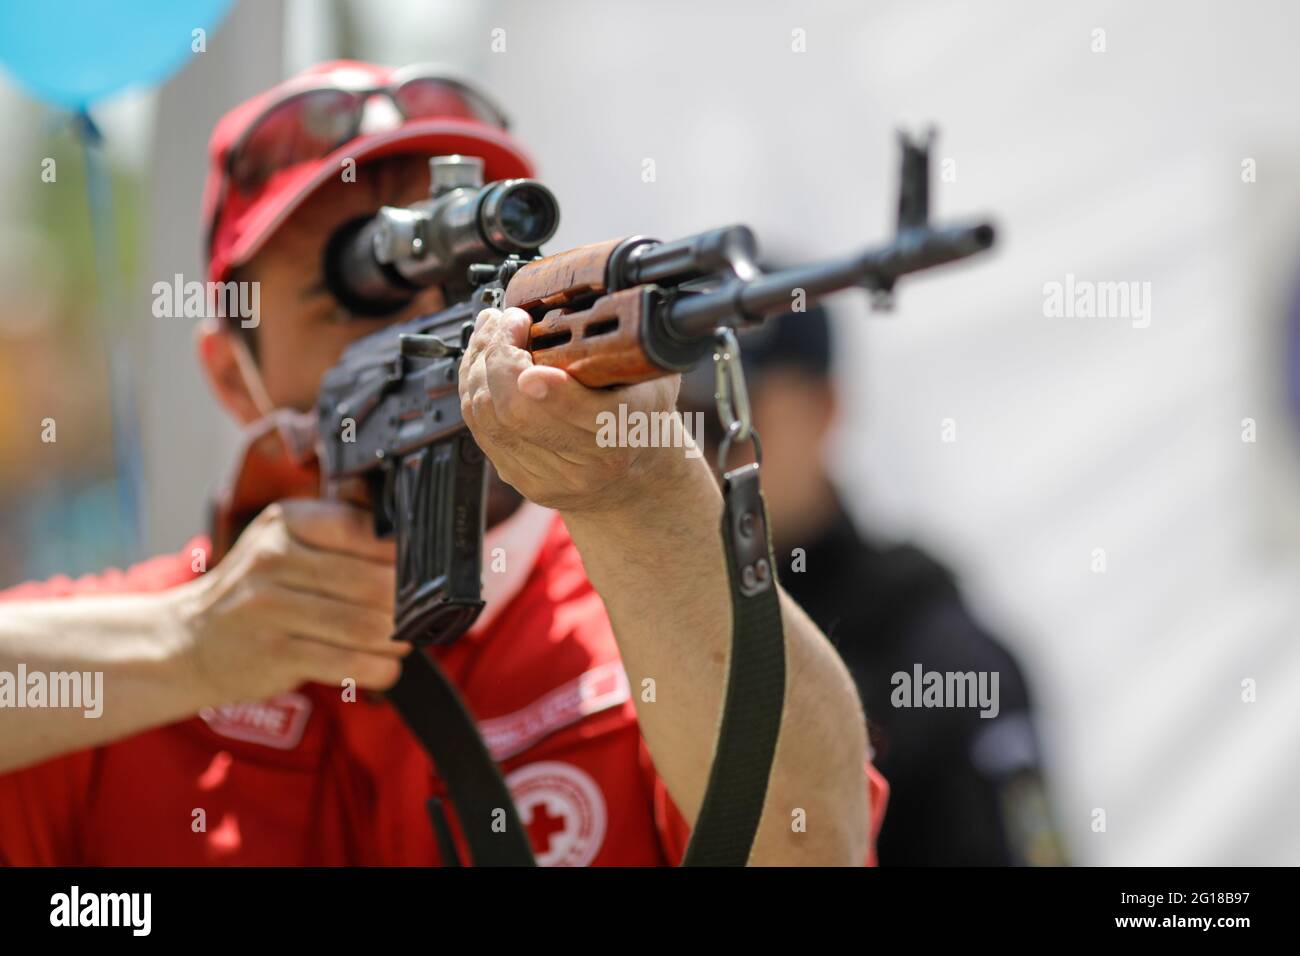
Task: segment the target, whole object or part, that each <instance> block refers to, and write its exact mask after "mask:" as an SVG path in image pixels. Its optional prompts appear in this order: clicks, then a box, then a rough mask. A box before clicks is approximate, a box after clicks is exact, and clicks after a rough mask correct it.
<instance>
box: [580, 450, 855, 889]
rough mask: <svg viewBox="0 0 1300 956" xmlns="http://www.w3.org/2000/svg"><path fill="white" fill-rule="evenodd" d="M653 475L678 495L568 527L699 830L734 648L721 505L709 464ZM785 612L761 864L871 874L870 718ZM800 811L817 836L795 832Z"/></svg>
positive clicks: (843, 675) (820, 645)
mask: <svg viewBox="0 0 1300 956" xmlns="http://www.w3.org/2000/svg"><path fill="white" fill-rule="evenodd" d="M651 467H652V468H655V469H659V470H660V472H661V475H662V481H663V487H664V489H665V490H666V491H671V495H670V496H655V498H654V499H653V500H649V501H636V502H631V503H629V504H628V505H627V506H625V507H620V508H619V509H618V510H617V511H615V512H612V513H610V512H585V511H579V512H578V513H576V514H573V515H569V514H566V515H565V520H566V523H567V524H568V526H569V530H570V533H571V534H572V536H573V539H574V541H575V543H576V544H577V546H578V549H579V551H580V552H581V554H582V557H583V562H584V564H585V566H586V569H587V573H588V575H589V577H590V578H591V581H592V583H593V584H594V585H595V587H596V589H597V591H598V592H599V593H600V595H601V597H602V598H603V599H604V602H605V606H606V608H607V609H608V611H609V615H610V620H611V621H612V623H613V626H614V632H615V635H616V637H617V639H618V644H619V650H620V652H621V654H622V657H623V663H624V666H625V667H626V668H627V672H628V677H629V679H630V681H631V684H632V692H633V696H634V699H635V701H636V706H637V712H638V718H639V720H640V724H641V731H642V734H643V735H644V737H645V740H646V744H647V746H648V747H649V750H650V753H651V756H652V757H653V759H654V761H655V767H656V769H657V771H658V772H659V775H660V776H661V777H662V778H663V780H664V782H665V784H666V785H667V787H668V790H669V792H670V793H671V794H672V796H673V800H674V802H675V803H676V804H677V806H678V808H679V809H680V810H681V811H682V813H683V814H684V815H685V816H686V818H687V820H688V821H690V822H692V823H693V822H694V820H695V817H696V815H697V814H698V812H699V807H700V804H701V802H702V799H703V796H704V791H705V788H706V785H707V783H708V773H709V768H710V764H711V762H712V757H713V748H714V743H715V741H716V737H717V729H718V722H719V715H720V712H721V706H722V699H723V693H724V689H725V684H726V673H727V666H728V661H727V657H728V651H729V647H730V641H731V605H730V600H729V597H728V595H729V590H728V584H727V572H726V567H725V564H724V561H723V553H722V543H721V538H720V531H719V522H720V520H721V513H722V497H721V494H720V492H719V491H718V489H717V486H716V485H715V483H714V482H713V479H712V476H711V475H710V474H709V471H708V467H707V465H706V464H705V463H704V461H703V460H702V459H687V458H685V456H684V455H683V454H682V450H681V449H671V448H666V449H661V450H659V458H658V460H657V461H655V462H654V463H653V464H652V465H651ZM781 604H782V620H783V624H784V627H785V635H786V664H787V676H786V706H785V713H784V715H783V723H782V730H781V737H780V740H779V742H778V746H777V754H776V763H775V765H774V767H773V771H772V777H771V782H770V785H769V790H768V799H767V803H766V805H765V808H764V814H763V820H762V824H761V826H760V830H759V835H758V839H757V841H756V843H755V848H754V852H753V854H752V856H751V862H754V863H799V862H813V863H815V862H821V863H846V864H849V863H860V862H862V860H863V859H864V858H865V856H866V848H867V839H868V833H867V831H868V826H867V819H868V813H867V805H866V800H867V797H866V784H865V780H864V776H863V772H864V771H863V767H864V761H865V755H866V732H865V726H864V721H863V718H862V712H861V707H860V705H859V703H858V699H857V694H856V691H855V690H854V687H853V683H852V680H851V679H850V677H849V675H848V673H847V672H846V671H845V669H844V667H843V665H842V664H841V662H840V660H839V658H838V655H836V654H835V652H834V650H833V648H831V646H830V644H829V642H828V641H827V640H826V638H825V637H824V636H823V635H822V634H821V633H820V632H819V631H818V630H817V628H816V626H815V625H814V624H813V623H812V622H811V621H810V620H809V619H808V617H807V615H805V614H804V613H803V612H802V611H801V610H800V609H799V608H798V607H797V606H796V605H795V604H794V603H793V602H792V601H791V600H790V599H789V598H788V597H787V596H786V595H785V594H784V593H782V595H781ZM647 680H652V681H653V689H654V693H653V695H651V694H650V693H649V692H648V688H649V687H650V686H651V685H648V684H645V683H644V682H645V681H647ZM651 697H653V699H649V698H651ZM797 811H803V817H804V819H805V820H806V829H803V830H800V829H797V828H795V827H794V826H792V822H793V821H794V820H795V819H796V818H797V814H796V812H797Z"/></svg>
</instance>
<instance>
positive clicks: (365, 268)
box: [325, 156, 560, 316]
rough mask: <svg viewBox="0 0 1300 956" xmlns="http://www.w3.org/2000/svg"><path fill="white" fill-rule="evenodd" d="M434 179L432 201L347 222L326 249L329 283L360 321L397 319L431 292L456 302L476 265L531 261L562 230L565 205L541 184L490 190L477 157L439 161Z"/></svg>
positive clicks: (506, 182)
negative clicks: (421, 295)
mask: <svg viewBox="0 0 1300 956" xmlns="http://www.w3.org/2000/svg"><path fill="white" fill-rule="evenodd" d="M429 173H430V185H429V198H427V199H422V200H420V201H419V202H416V203H413V204H411V205H410V206H404V207H402V206H384V207H383V208H381V209H380V210H379V212H377V213H375V214H374V215H373V216H363V217H361V218H358V219H353V220H351V221H350V222H346V223H344V224H343V225H342V226H340V227H339V228H338V229H337V230H335V232H334V234H333V235H332V236H331V237H330V240H329V242H327V243H326V245H325V284H326V286H327V287H328V288H329V290H330V292H332V293H333V294H334V297H335V298H337V299H338V300H339V301H340V302H341V303H343V305H345V306H346V307H347V308H348V309H350V310H351V311H352V312H354V313H355V314H357V315H364V316H382V315H388V314H390V313H393V312H396V311H398V310H400V309H402V308H404V307H405V306H407V305H408V304H409V303H410V302H411V300H412V299H413V298H414V297H415V295H416V293H417V292H419V291H420V290H421V289H425V288H428V287H429V286H431V285H440V286H442V287H443V290H444V291H445V292H446V294H447V300H448V301H449V302H450V301H454V300H455V299H456V298H458V297H460V296H462V295H463V294H465V293H467V292H469V291H470V289H471V286H470V282H469V279H468V276H467V273H468V270H469V267H470V266H471V265H474V264H475V263H491V264H497V263H501V262H503V261H505V259H506V258H507V257H508V256H512V255H517V256H522V257H524V258H532V257H533V256H535V255H537V250H538V247H539V246H540V245H541V244H542V243H544V242H546V241H547V240H548V239H550V238H551V236H553V235H555V230H556V229H557V228H558V227H559V224H560V205H559V203H558V202H557V201H556V199H555V196H554V194H553V193H552V192H551V191H550V190H549V189H547V188H546V187H545V186H543V185H542V184H541V183H539V182H537V181H536V180H532V179H502V180H498V181H497V182H494V183H488V184H487V185H486V186H484V185H483V161H482V160H481V159H478V158H477V157H473V156H435V157H433V158H432V159H430V160H429Z"/></svg>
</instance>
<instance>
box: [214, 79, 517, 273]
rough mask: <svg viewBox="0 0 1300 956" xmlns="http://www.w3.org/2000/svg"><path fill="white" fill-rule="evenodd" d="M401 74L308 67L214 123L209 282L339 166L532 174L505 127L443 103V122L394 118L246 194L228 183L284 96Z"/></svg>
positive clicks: (242, 258) (376, 82)
mask: <svg viewBox="0 0 1300 956" xmlns="http://www.w3.org/2000/svg"><path fill="white" fill-rule="evenodd" d="M410 69H411V68H403V69H402V70H397V69H393V68H390V67H384V66H376V65H375V64H372V63H362V62H359V61H355V60H333V61H330V62H326V63H319V64H317V65H315V66H312V67H308V68H307V69H306V70H303V71H302V72H301V73H299V74H297V75H296V76H294V77H292V78H290V79H288V80H285V81H284V82H283V83H280V84H278V85H276V86H274V87H272V88H271V89H269V90H267V91H265V92H263V93H259V94H258V95H256V96H254V97H252V98H250V99H248V100H245V101H244V102H243V103H240V104H239V105H238V106H236V107H235V108H234V109H232V110H230V112H228V113H226V115H225V116H223V117H221V119H220V120H219V121H218V122H217V125H216V127H214V128H213V130H212V138H211V139H210V140H209V141H208V160H209V168H208V178H207V183H206V185H205V186H204V189H203V227H204V230H203V234H204V237H205V241H206V242H207V248H206V249H205V254H206V257H207V263H208V278H209V280H211V281H214V282H224V281H225V280H226V278H227V276H228V275H229V273H230V270H231V269H232V268H234V267H236V266H239V265H242V264H244V263H245V262H247V261H248V260H249V259H250V258H252V256H253V255H254V254H255V253H256V252H257V251H258V250H259V249H261V248H262V246H263V244H265V242H266V241H267V240H268V239H269V238H270V237H271V236H272V235H274V233H275V231H276V229H278V228H279V227H280V226H281V225H283V224H284V222H285V220H286V219H288V218H289V216H290V215H291V214H292V213H293V211H294V210H295V209H297V208H298V207H299V206H301V205H302V204H303V203H304V202H305V201H306V200H307V199H308V198H309V197H310V196H311V195H312V193H314V192H315V191H316V190H317V189H318V188H319V187H320V186H322V185H324V184H325V183H326V182H328V181H330V180H331V179H333V178H334V177H336V176H339V175H341V174H342V172H343V169H344V166H343V163H344V160H348V159H351V160H353V161H354V162H355V164H356V168H357V169H360V168H361V167H362V166H363V165H364V164H365V163H367V162H369V161H371V160H375V159H379V158H381V157H385V156H397V155H419V156H441V155H449V154H452V153H460V154H462V155H467V156H477V157H479V158H481V159H482V160H483V164H484V172H483V175H484V180H485V181H486V182H492V181H494V180H498V179H515V178H523V177H530V176H532V175H533V163H532V160H531V158H530V157H529V156H528V154H527V153H526V152H525V151H524V149H523V148H522V147H521V146H520V145H519V143H518V142H516V141H515V139H514V138H513V137H512V136H510V134H509V133H507V132H506V130H505V129H504V128H502V127H499V126H496V125H493V124H491V123H489V122H486V121H484V120H482V119H480V118H478V117H477V116H476V115H475V113H474V111H473V110H472V109H470V108H469V106H468V105H464V106H463V108H461V106H460V105H458V104H456V103H455V102H450V103H448V104H447V115H445V116H442V115H437V116H432V117H425V118H420V119H407V118H403V117H400V116H399V117H398V120H397V124H396V125H394V126H393V127H392V128H389V129H380V130H371V131H365V132H361V133H360V134H359V135H357V136H355V137H353V138H352V139H350V140H348V141H347V142H345V143H343V144H342V145H341V146H339V147H338V148H337V149H335V150H334V151H333V152H331V153H329V155H327V156H322V157H320V158H318V159H311V160H307V161H303V162H298V163H295V164H293V165H289V166H285V167H284V168H282V169H277V170H275V171H274V172H272V173H271V175H270V176H269V177H268V178H267V179H266V181H265V182H263V183H261V184H260V185H258V186H257V187H256V188H255V189H252V190H251V191H249V192H244V191H243V190H242V189H240V188H239V187H238V186H236V185H235V184H234V183H233V182H231V179H230V174H229V170H230V151H231V149H232V148H233V147H235V146H236V145H237V144H239V143H240V142H241V141H242V140H243V137H244V134H245V133H246V131H247V130H248V129H249V127H250V126H251V125H252V124H254V122H255V121H259V120H261V119H262V118H263V117H264V116H265V115H266V114H267V111H268V109H269V108H270V107H271V106H272V105H273V104H275V103H276V102H278V101H280V100H282V99H283V98H284V97H285V96H287V95H289V94H292V93H294V92H296V91H298V90H301V89H303V88H304V87H309V86H311V85H313V84H319V83H323V82H328V80H329V79H330V75H331V74H333V75H336V76H339V77H346V79H347V80H348V82H349V83H351V84H353V85H360V86H366V85H369V86H373V87H381V86H385V85H388V84H389V83H390V82H393V79H394V76H395V75H396V74H400V73H404V72H406V71H408V70H410Z"/></svg>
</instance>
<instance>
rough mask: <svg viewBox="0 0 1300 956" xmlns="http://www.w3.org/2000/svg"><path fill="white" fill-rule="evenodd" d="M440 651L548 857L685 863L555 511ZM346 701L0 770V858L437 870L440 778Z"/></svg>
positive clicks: (872, 775)
mask: <svg viewBox="0 0 1300 956" xmlns="http://www.w3.org/2000/svg"><path fill="white" fill-rule="evenodd" d="M193 547H197V548H202V549H206V548H207V542H206V541H205V540H203V539H196V541H194V542H191V545H190V547H187V548H186V549H185V550H184V551H182V552H181V553H179V554H175V555H166V556H163V557H159V558H155V559H153V560H151V561H147V562H144V563H143V564H139V565H136V566H134V567H132V568H130V569H128V570H127V571H125V572H123V571H116V570H114V571H109V572H106V573H104V574H102V575H97V576H93V577H86V578H81V579H79V580H76V581H72V580H70V579H68V578H55V579H52V580H50V581H47V582H43V583H37V584H26V585H22V586H20V587H17V588H13V589H11V590H9V591H7V592H4V593H3V594H0V599H12V600H30V599H37V598H57V597H65V596H69V595H81V594H93V593H128V592H145V591H158V590H163V589H166V588H169V587H175V586H177V585H179V584H181V583H183V582H185V581H187V580H189V579H191V578H192V577H194V576H195V575H194V573H193V572H192V571H191V564H192V557H191V554H192V552H191V550H190V548H193ZM433 653H434V654H435V656H436V658H437V660H438V661H439V662H440V663H441V665H442V666H443V667H444V668H445V669H446V670H447V672H448V674H449V675H450V676H451V678H452V680H453V681H454V682H455V684H456V686H457V687H459V688H460V690H461V692H462V694H463V695H464V697H465V699H466V701H467V703H468V705H469V707H470V709H471V711H472V712H473V713H474V714H475V715H476V718H477V720H478V721H479V726H480V729H481V731H482V733H483V736H484V739H485V740H486V741H487V742H488V745H489V749H490V750H491V751H492V753H493V755H494V756H495V757H496V758H497V759H498V760H499V761H500V763H501V766H502V770H503V772H504V773H505V774H506V780H507V783H508V784H509V786H510V789H511V792H512V794H513V795H514V797H515V802H516V804H517V806H518V809H519V813H520V818H521V820H522V821H523V823H524V824H525V825H526V826H527V827H528V831H529V835H530V837H531V839H532V843H533V849H534V852H535V853H536V855H537V859H538V862H539V863H541V864H543V865H561V866H562V865H571V866H585V865H596V866H610V865H643V866H655V865H665V864H672V865H675V864H677V863H679V862H680V860H681V855H682V852H683V851H684V849H685V846H686V842H687V838H688V836H689V828H688V827H687V825H686V823H685V821H684V820H683V819H682V817H681V814H680V813H679V812H678V811H677V808H676V807H675V806H674V805H673V803H672V800H671V799H670V798H669V796H668V792H667V790H666V788H665V787H664V785H663V784H662V782H661V781H660V780H659V778H658V776H657V775H656V774H655V770H654V766H653V764H652V763H651V761H650V756H649V753H648V751H647V749H646V747H645V744H644V741H643V740H642V738H641V734H640V731H639V729H638V727H637V721H636V709H635V706H634V704H633V702H632V698H631V695H630V693H629V689H628V683H627V678H626V676H625V674H624V671H623V668H622V665H621V663H620V661H619V656H618V648H617V645H616V644H615V641H614V636H613V633H612V631H611V628H610V624H609V619H608V617H607V616H606V614H605V609H604V606H603V604H602V603H601V600H600V597H599V596H598V595H597V594H596V592H595V590H594V589H593V588H592V586H591V584H590V583H589V582H588V580H587V577H586V574H585V572H584V571H583V568H582V563H581V560H580V559H579V556H578V552H577V548H576V547H575V546H574V545H573V542H572V541H571V540H570V539H569V536H568V532H567V531H566V529H565V527H564V524H563V522H562V521H561V520H560V519H559V518H558V517H557V518H556V519H555V520H554V522H553V524H552V525H551V527H550V529H549V531H547V532H546V536H545V540H544V541H543V543H542V546H541V549H540V551H539V553H538V555H537V559H536V561H535V563H534V565H533V567H532V569H531V572H530V573H529V574H528V576H527V578H526V579H525V580H524V581H523V584H522V586H521V587H520V589H519V591H518V593H516V594H515V596H514V597H513V599H511V600H510V601H509V603H508V604H506V605H505V606H504V607H503V609H502V610H501V611H500V612H499V613H498V614H497V615H496V616H495V618H494V619H493V620H492V621H491V622H490V624H489V625H488V626H487V627H486V628H483V629H480V630H478V631H472V632H470V633H469V634H468V635H466V636H465V637H463V638H461V640H459V641H458V642H457V643H455V644H454V645H452V646H451V647H449V648H440V649H437V650H435V651H434V652H433ZM342 696H343V695H342V693H341V689H339V688H334V687H326V686H323V685H318V684H305V685H303V686H302V687H300V688H299V689H298V690H297V691H295V692H293V693H290V694H284V695H281V696H280V697H277V698H274V699H272V700H268V701H263V702H260V703H248V704H240V705H234V706H230V707H222V708H217V709H216V710H212V711H205V712H204V713H202V714H200V715H199V716H197V717H194V718H191V719H189V720H184V721H181V722H180V723H175V724H170V725H167V726H163V727H157V728H155V729H152V730H148V731H145V732H143V733H139V734H136V735H134V736H132V737H128V738H125V739H123V740H119V741H116V742H114V743H111V744H108V745H106V746H101V747H95V748H93V749H90V750H84V751H79V752H76V753H71V754H67V755H64V756H61V757H57V758H54V759H52V760H48V761H45V762H44V763H41V764H37V765H35V766H31V767H27V768H23V769H21V770H18V771H14V772H11V773H8V774H3V775H0V863H3V864H8V865H19V866H43V865H64V866H87V865H88V866H131V865H161V866H186V865H241V866H258V865H290V866H292V865H339V864H355V865H397V866H403V865H435V864H437V863H438V862H439V853H438V848H437V844H436V841H435V836H434V831H433V827H432V826H431V824H430V820H429V817H428V815H427V811H426V809H425V805H426V801H427V800H428V798H429V797H431V796H443V797H446V788H445V786H444V784H443V782H442V781H441V780H440V779H438V777H437V776H436V775H435V774H434V773H433V772H432V770H431V766H430V763H429V761H428V758H427V756H426V754H425V752H424V751H423V750H422V749H421V748H420V746H419V745H418V744H417V743H416V742H415V740H414V739H413V738H412V737H411V735H410V734H409V733H408V732H407V730H406V727H405V725H404V724H403V723H402V721H401V719H400V718H399V717H398V715H397V712H396V711H395V710H394V709H393V708H392V707H391V706H389V705H388V704H387V703H386V702H384V701H382V700H375V699H371V695H367V694H365V693H364V692H361V693H358V694H357V695H356V696H357V700H356V701H355V702H345V701H344V700H343V699H342ZM867 785H868V786H869V791H870V798H871V807H872V831H871V832H872V844H873V847H874V843H875V836H876V834H877V833H878V832H879V827H880V822H881V818H882V817H883V814H884V803H885V796H886V793H887V788H886V786H885V783H884V780H883V778H881V777H880V776H879V774H877V773H876V771H875V770H874V768H872V767H871V766H870V765H869V764H868V766H867ZM445 806H446V807H447V808H448V812H449V814H451V813H452V811H451V808H450V801H449V800H448V801H447V802H446V804H445ZM453 819H454V817H453ZM869 862H874V849H873V851H872V860H870V861H869Z"/></svg>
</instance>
